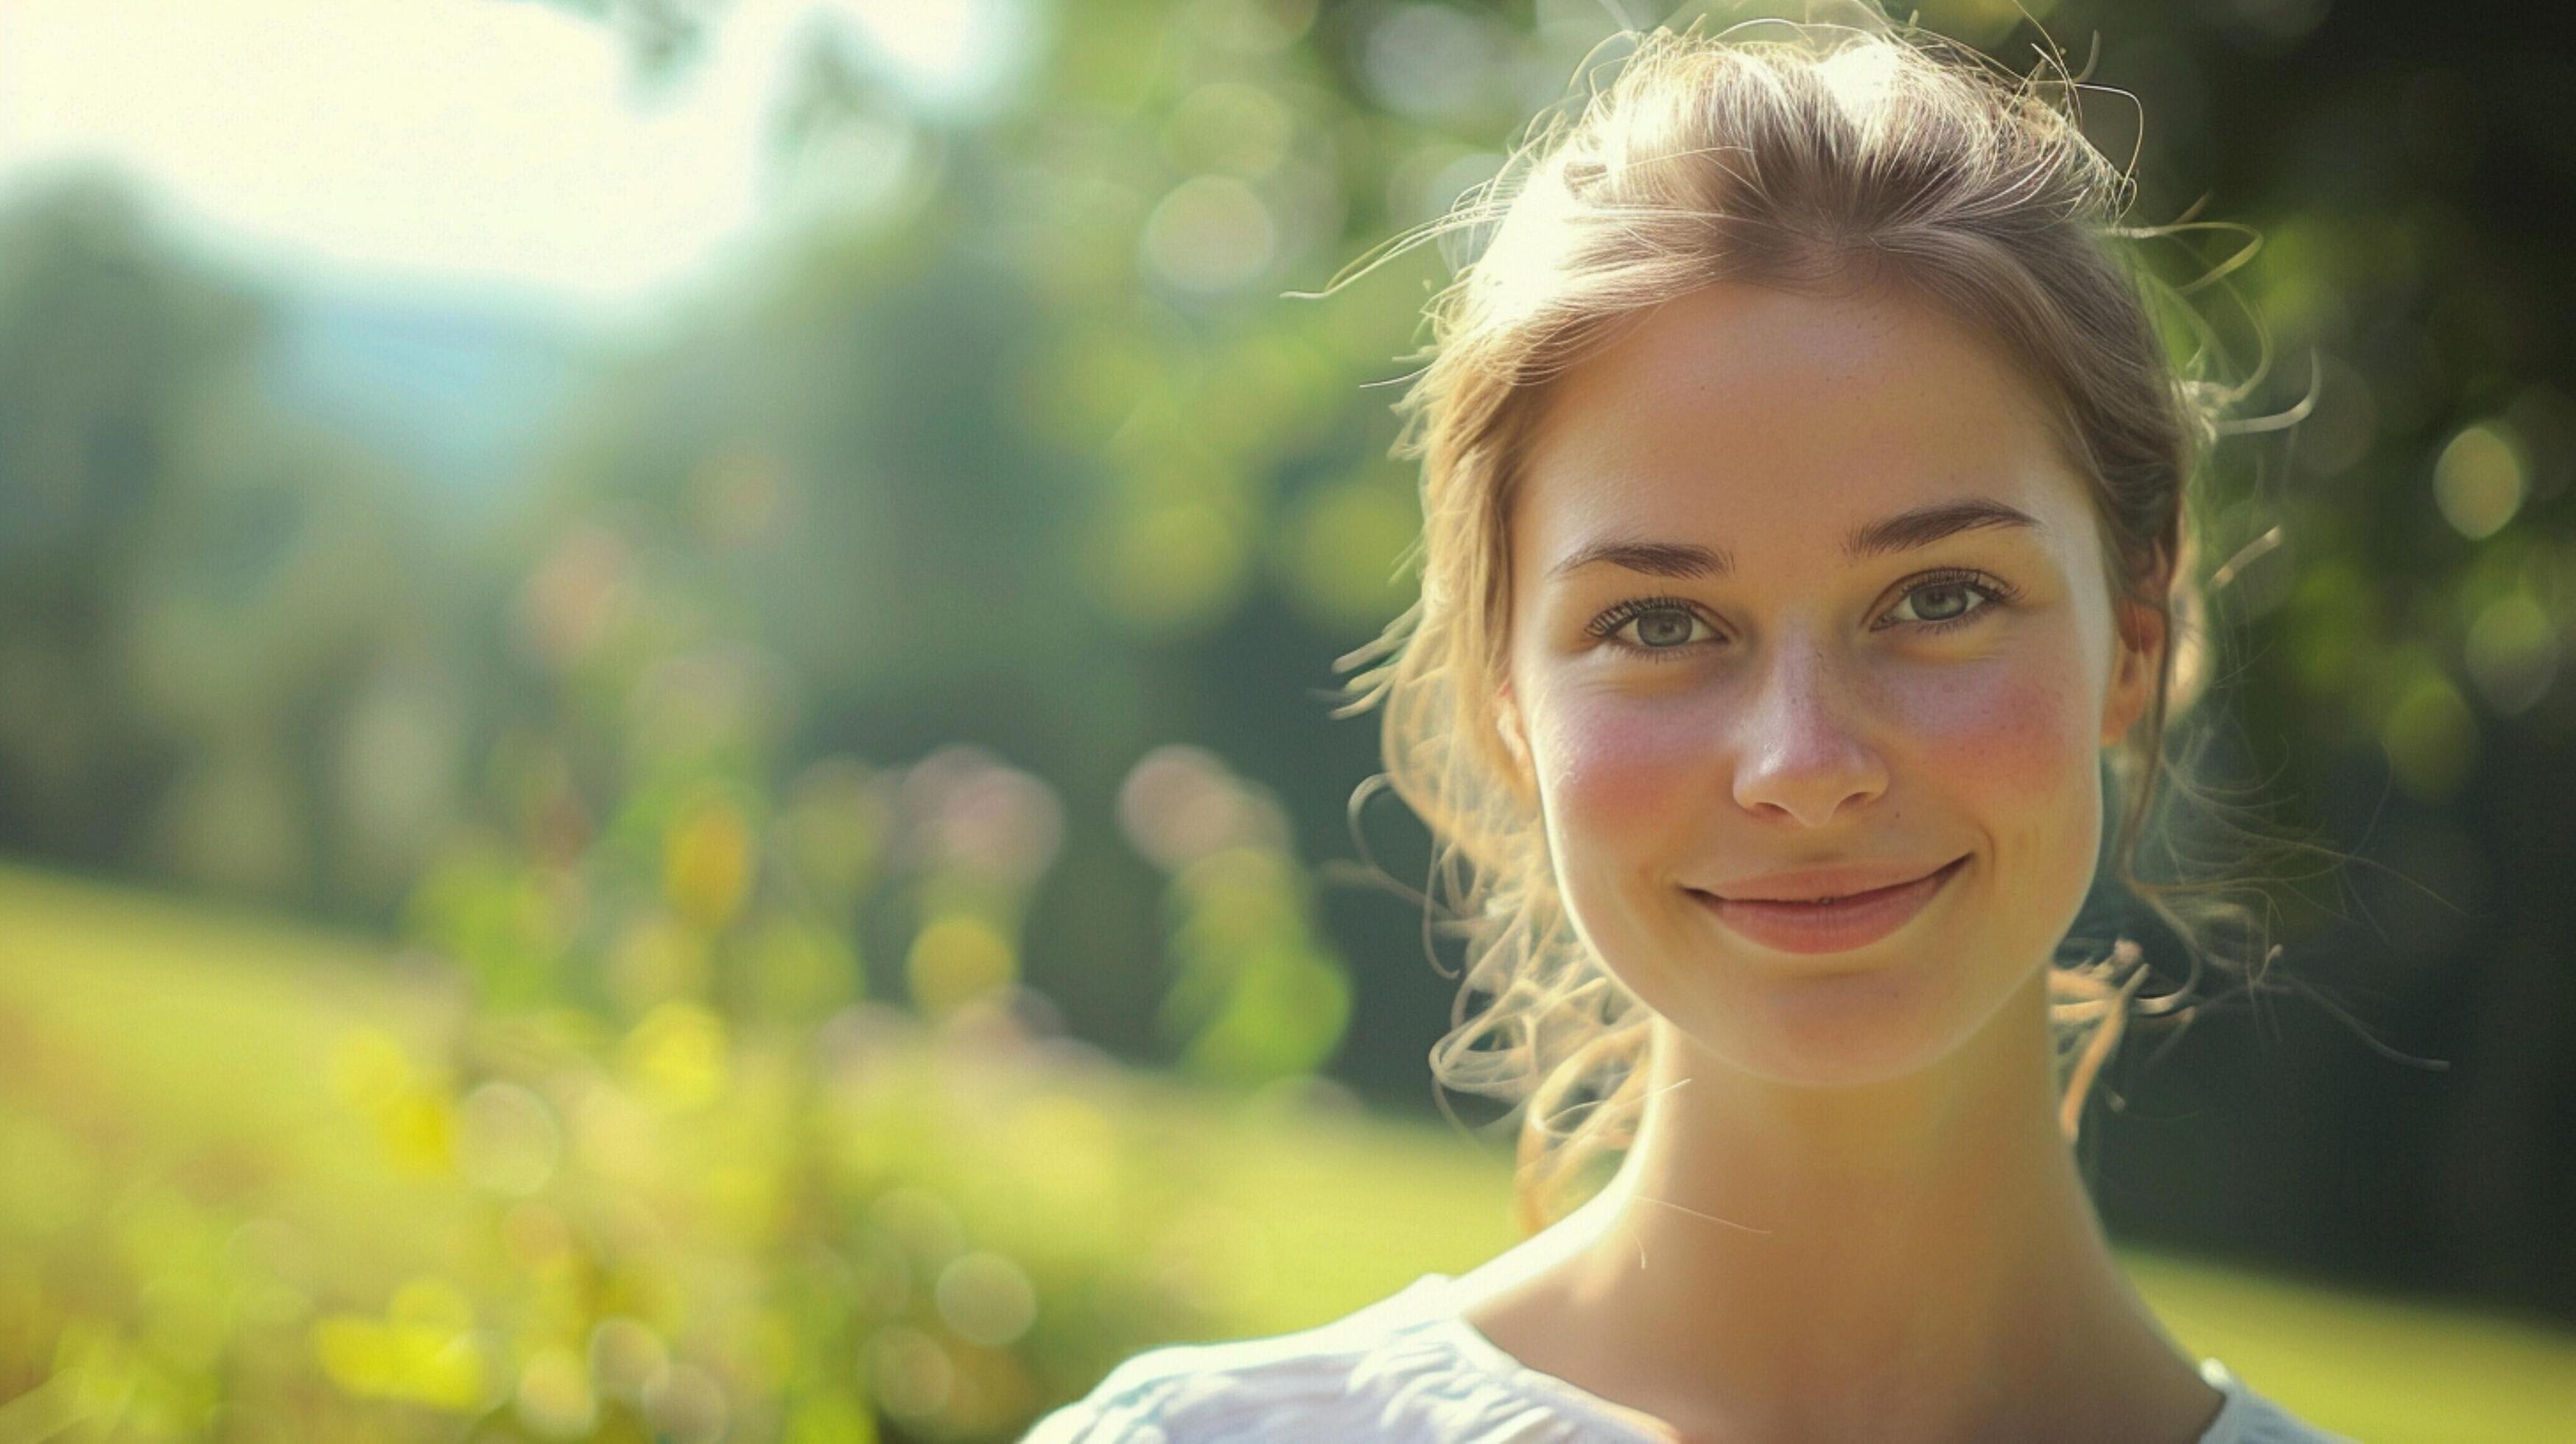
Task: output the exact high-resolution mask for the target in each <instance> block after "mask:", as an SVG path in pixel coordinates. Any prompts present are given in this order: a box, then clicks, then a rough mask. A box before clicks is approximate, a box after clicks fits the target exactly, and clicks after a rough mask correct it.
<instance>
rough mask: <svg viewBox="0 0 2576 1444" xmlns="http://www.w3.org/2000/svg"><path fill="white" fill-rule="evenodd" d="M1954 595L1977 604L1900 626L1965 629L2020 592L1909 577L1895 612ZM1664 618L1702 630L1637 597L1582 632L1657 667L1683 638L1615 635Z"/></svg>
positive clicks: (1959, 576) (1682, 647)
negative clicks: (1655, 641)
mask: <svg viewBox="0 0 2576 1444" xmlns="http://www.w3.org/2000/svg"><path fill="white" fill-rule="evenodd" d="M1953 591H1955V592H1963V593H1966V594H1967V595H1968V596H1970V597H1972V598H1982V600H1978V601H1974V602H1972V603H1971V604H1970V605H1969V606H1967V607H1966V608H1965V609H1964V610H1962V611H1960V612H1958V613H1957V614H1955V615H1953V616H1947V617H1933V618H1925V619H1922V620H1919V621H1914V622H1907V623H1901V625H1906V626H1911V627H1912V628H1914V630H1915V631H1916V632H1918V633H1925V634H1939V633H1942V632H1948V631H1951V630H1954V629H1956V628H1959V627H1964V626H1967V625H1969V624H1970V623H1972V622H1974V621H1976V620H1977V618H1979V617H1982V616H1984V615H1985V614H1986V613H1988V612H1991V611H1995V610H1997V609H1998V608H2003V607H2010V606H2012V605H2013V604H2014V603H2016V602H2018V601H2019V600H2020V599H2021V589H2020V588H2018V587H2016V586H2014V585H2013V584H2012V583H2010V582H2007V581H2005V580H2004V579H2002V578H2001V577H1996V576H1990V575H1988V574H1987V573H1984V572H1978V571H1940V572H1927V573H1925V574H1924V575H1922V576H1919V577H1914V578H1910V579H1909V580H1908V581H1907V582H1906V583H1905V591H1904V594H1903V595H1902V596H1901V597H1900V598H1899V599H1898V601H1897V607H1896V609H1897V610H1903V609H1904V607H1905V606H1906V605H1907V604H1908V603H1910V602H1912V601H1913V600H1914V599H1915V598H1916V597H1917V596H1919V595H1921V594H1923V593H1925V592H1953ZM1667 615H1678V616H1680V617H1682V618H1683V619H1684V620H1685V621H1687V622H1694V623H1701V624H1703V625H1705V623H1704V622H1702V619H1701V617H1700V614H1699V611H1698V609H1697V608H1695V607H1693V606H1692V605H1691V604H1690V603H1689V602H1686V601H1684V600H1682V599H1681V598H1679V597H1636V598H1632V599H1630V600H1628V601H1624V602H1621V603H1619V604H1618V605H1616V606H1614V607H1612V608H1610V609H1609V610H1608V611H1606V612H1603V613H1602V614H1601V615H1600V616H1598V617H1596V618H1594V619H1593V620H1592V622H1591V623H1590V624H1589V625H1588V626H1586V627H1585V628H1584V631H1585V633H1586V634H1587V635H1589V636H1593V637H1598V638H1600V639H1601V640H1603V641H1606V642H1608V643H1609V644H1610V645H1611V646H1613V647H1616V648H1618V649H1619V650H1620V651H1622V652H1625V653H1628V654H1630V655H1632V656H1639V657H1644V658H1647V659H1649V660H1651V661H1657V662H1662V661H1668V660H1671V659H1672V658H1675V657H1678V656H1681V655H1683V654H1685V653H1687V652H1688V651H1689V650H1690V646H1689V643H1688V640H1687V639H1685V640H1683V641H1681V642H1677V643H1675V644H1673V645H1671V646H1664V647H1648V646H1643V645H1640V644H1639V643H1637V642H1630V641H1626V640H1623V639H1622V638H1620V637H1619V636H1618V635H1617V633H1619V632H1620V631H1622V630H1624V629H1625V628H1626V627H1627V625H1628V624H1629V623H1630V622H1633V621H1637V620H1640V619H1642V618H1646V617H1654V616H1667ZM1881 625H1886V624H1884V623H1882V624H1881ZM1712 630H1713V629H1712ZM1873 630H1875V629H1873Z"/></svg>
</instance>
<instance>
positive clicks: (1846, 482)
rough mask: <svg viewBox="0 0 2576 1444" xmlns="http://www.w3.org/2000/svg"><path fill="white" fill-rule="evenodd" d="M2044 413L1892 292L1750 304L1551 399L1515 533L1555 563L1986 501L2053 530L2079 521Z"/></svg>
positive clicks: (1597, 360) (1632, 352) (1686, 317)
mask: <svg viewBox="0 0 2576 1444" xmlns="http://www.w3.org/2000/svg"><path fill="white" fill-rule="evenodd" d="M2037 406H2038V403H2037V402H2036V400H2035V398H2034V397H2033V396H2032V394H2031V392H2030V389H2029V388H2028V386H2027V385H2026V384H2025V383H2023V382H2022V381H2021V379H2020V378H2019V376H2018V375H2017V374H2016V373H2015V372H2014V371H2013V370H2012V368H2011V367H2010V366H2009V365H2008V364H2007V363H2006V362H2004V361H2003V359H2002V358H2001V357H2000V355H1999V354H1998V353H1997V352H1996V351H1995V350H1994V349H1993V347H1992V346H1991V345H1990V344H1989V343H1988V342H1986V341H1985V340H1984V339H1982V338H1981V337H1979V336H1977V335H1976V334H1975V333H1974V332H1972V331H1970V330H1968V329H1967V328H1965V327H1962V326H1960V325H1958V324H1957V323H1955V322H1953V321H1951V320H1950V319H1949V318H1948V317H1946V316H1945V315H1943V314H1942V313H1940V312H1938V311H1936V310H1933V309H1931V308H1930V307H1928V306H1926V305H1924V304H1922V303H1919V302H1915V301H1913V300H1911V299H1910V298H1907V297H1904V296H1902V295H1899V294H1885V293H1880V294H1872V295H1864V296H1859V297H1830V298H1824V297H1812V296H1806V295H1801V294H1797V293H1791V292H1781V291H1772V290H1766V289H1762V288H1757V287H1751V286H1741V285H1727V286H1716V287H1710V288H1708V289H1706V290H1703V291H1699V292H1694V293H1692V294H1690V295H1688V296H1684V297H1682V298H1680V299H1678V300H1676V301H1673V302H1669V303H1666V304H1665V305H1664V306H1661V307H1659V308H1657V309H1656V310H1655V311H1653V312H1651V313H1648V314H1647V315H1645V316H1644V317H1642V318H1641V319H1640V320H1638V321H1637V322H1636V323H1634V324H1633V325H1632V326H1631V327H1630V328H1628V329H1627V330H1625V331H1624V332H1623V333H1622V334H1620V335H1619V336H1618V337H1617V339H1615V340H1613V341H1611V342H1609V343H1608V344H1606V345H1605V346H1603V347H1601V348H1600V349H1598V350H1596V351H1595V352H1593V353H1592V354H1590V355H1588V356H1586V357H1585V358H1583V359H1582V360H1580V361H1578V362H1577V363H1575V365H1574V366H1572V367H1571V368H1570V369H1569V370H1568V371H1567V372H1566V373H1565V374H1564V375H1562V376H1560V377H1558V378H1557V379H1556V381H1555V382H1554V383H1553V384H1552V385H1551V386H1550V388H1549V393H1548V395H1547V397H1546V398H1545V400H1544V402H1543V404H1542V407H1541V410H1540V412H1539V413H1538V414H1537V415H1536V416H1535V417H1534V418H1533V424H1532V426H1531V429H1530V431H1529V433H1528V435H1527V437H1526V442H1527V451H1526V454H1525V462H1526V464H1525V465H1524V466H1523V467H1522V468H1521V469H1520V475H1519V477H1518V479H1517V484H1516V486H1515V488H1514V495H1513V498H1512V512H1513V530H1514V532H1515V533H1516V535H1517V536H1518V537H1519V538H1520V539H1522V540H1523V541H1525V542H1527V543H1529V544H1531V545H1543V546H1546V547H1548V548H1550V549H1551V550H1566V549H1570V548H1572V547H1574V546H1577V545H1581V544H1583V543H1584V542H1586V541H1588V540H1594V539H1597V538H1595V537H1593V536H1592V535H1591V534H1593V533H1598V532H1602V531H1605V530H1617V529H1624V530H1627V531H1630V532H1635V531H1637V530H1639V529H1640V528H1647V527H1660V528H1661V529H1666V530H1669V529H1675V528H1687V529H1693V530H1706V529H1707V528H1705V527H1694V526H1693V523H1694V521H1695V520H1698V521H1706V522H1708V523H1710V524H1711V525H1716V524H1718V523H1720V522H1721V521H1723V522H1724V523H1725V525H1726V527H1727V528H1729V529H1733V530H1744V529H1748V528H1750V529H1763V528H1769V527H1791V528H1795V529H1796V530H1798V531H1800V532H1805V531H1808V530H1811V529H1812V530H1818V531H1822V530H1824V529H1827V528H1830V530H1831V532H1832V539H1833V543H1834V544H1835V545H1836V546H1837V547H1839V546H1841V544H1842V542H1843V540H1844V539H1845V538H1846V536H1847V534H1848V532H1849V531H1850V530H1851V529H1852V528H1855V527H1858V526H1860V525H1863V524H1865V523H1868V522H1872V521H1876V520H1879V519H1882V518H1885V517H1887V516H1890V515H1893V514H1895V513H1899V512H1903V511H1907V510H1912V509H1917V508H1922V507H1926V506H1932V505H1936V504H1940V503H1944V502H1950V501H1957V500H1961V499H1966V498H1970V497H1984V498H1989V499H1992V500H1995V501H1998V502H2001V503H2004V504H2005V505H2007V506H2010V507H2012V508H2015V509H2019V510H2022V511H2025V512H2028V513H2030V514H2032V515H2034V516H2035V517H2037V518H2038V519H2040V520H2041V521H2043V522H2048V523H2051V524H2056V523H2059V522H2060V521H2061V520H2062V518H2063V516H2064V515H2065V513H2066V512H2067V510H2068V508H2069V507H2070V505H2071V506H2073V507H2075V508H2077V509H2078V514H2080V507H2081V503H2082V500H2083V498H2082V494H2081V489H2080V486H2079V485H2078V484H2077V483H2076V481H2075V478H2074V477H2073V476H2072V475H2070V474H2068V473H2067V472H2066V471H2065V469H2064V467H2063V465H2062V464H2061V463H2060V461H2059V459H2058V457H2057V455H2056V450H2055V448H2054V446H2053V445H2052V442H2051V437H2050V433H2049V431H2048V429H2047V426H2046V423H2045V421H2044V420H2043V418H2042V417H2041V415H2040V414H2039V412H2038V409H2037Z"/></svg>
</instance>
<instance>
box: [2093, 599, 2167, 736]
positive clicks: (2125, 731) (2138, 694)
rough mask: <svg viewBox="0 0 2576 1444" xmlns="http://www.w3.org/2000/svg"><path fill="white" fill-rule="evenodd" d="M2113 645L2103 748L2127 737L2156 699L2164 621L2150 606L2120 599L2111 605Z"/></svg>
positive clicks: (2105, 705)
mask: <svg viewBox="0 0 2576 1444" xmlns="http://www.w3.org/2000/svg"><path fill="white" fill-rule="evenodd" d="M2113 614H2114V618H2115V625H2114V627H2113V629H2112V631H2113V642H2114V643H2115V645H2116V648H2117V651H2118V656H2117V657H2116V658H2115V659H2114V661H2113V664H2112V668H2111V686H2110V690H2109V692H2108V694H2107V695H2106V696H2105V697H2104V698H2103V702H2102V745H2103V746H2105V747H2114V746H2117V745H2119V743H2120V741H2121V739H2123V738H2125V737H2127V736H2128V735H2129V729H2131V728H2133V727H2135V726H2137V725H2138V719H2139V718H2140V717H2142V716H2144V715H2145V714H2146V710H2147V704H2148V703H2150V702H2152V701H2154V700H2155V695H2156V676H2157V674H2158V673H2159V672H2161V671H2162V670H2163V667H2164V653H2165V640H2166V634H2165V619H2164V616H2163V615H2162V614H2161V613H2159V612H2158V611H2157V610H2156V609H2155V608H2154V607H2153V606H2151V605H2149V604H2147V603H2144V602H2140V601H2137V600H2135V599H2132V598H2128V597H2123V598H2121V599H2120V600H2119V601H2118V602H2116V603H2114V604H2113Z"/></svg>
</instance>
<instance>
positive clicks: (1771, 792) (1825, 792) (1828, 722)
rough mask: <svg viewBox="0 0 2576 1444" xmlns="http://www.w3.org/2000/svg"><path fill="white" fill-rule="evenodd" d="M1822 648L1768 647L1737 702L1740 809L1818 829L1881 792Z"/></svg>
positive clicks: (1842, 684) (1881, 762) (1872, 758)
mask: <svg viewBox="0 0 2576 1444" xmlns="http://www.w3.org/2000/svg"><path fill="white" fill-rule="evenodd" d="M1837 666H1838V664H1837V663H1836V662H1835V660H1834V659H1833V658H1832V657H1831V656H1830V655H1828V654H1827V653H1826V652H1825V651H1824V650H1823V649H1821V648H1819V647H1815V646H1808V645H1799V646H1793V647H1785V648H1782V649H1781V650H1780V651H1779V652H1777V653H1775V655H1774V656H1773V658H1772V659H1771V661H1770V664H1769V665H1768V666H1766V667H1765V668H1764V669H1763V671H1762V675H1761V677H1760V679H1759V680H1758V681H1757V682H1756V683H1755V691H1754V692H1753V694H1752V695H1751V696H1749V697H1746V698H1744V699H1742V700H1743V710H1742V711H1741V713H1739V716H1740V718H1741V730H1740V731H1739V732H1738V734H1737V740H1738V745H1737V747H1736V749H1735V753H1736V768H1735V800H1736V804H1737V805H1738V806H1740V807H1742V808H1744V809H1745V810H1746V811H1748V812H1753V813H1757V814H1759V813H1774V814H1785V815H1787V816H1789V817H1791V818H1795V819H1796V820H1797V821H1799V822H1801V823H1804V824H1806V825H1807V826H1809V827H1822V826H1824V825H1825V824H1826V823H1827V822H1828V821H1830V820H1832V819H1833V817H1834V816H1835V815H1836V814H1837V813H1838V812H1840V811H1841V810H1842V809H1844V808H1845V807H1848V806H1858V805H1860V804H1862V803H1865V802H1867V801H1868V800H1869V799H1870V798H1873V797H1876V796H1878V795H1879V794H1880V793H1881V792H1884V791H1886V790H1887V767H1886V763H1885V759H1883V758H1882V757H1880V755H1879V753H1878V749H1877V748H1875V747H1874V746H1872V745H1870V743H1869V741H1868V739H1867V738H1865V737H1864V736H1863V735H1862V734H1861V732H1860V730H1859V726H1858V724H1859V722H1860V718H1859V716H1858V710H1859V709H1858V706H1857V699H1856V698H1855V696H1854V695H1853V694H1854V692H1855V690H1856V689H1855V688H1854V686H1853V684H1852V679H1850V678H1847V677H1845V676H1842V675H1841V674H1840V673H1839V672H1838V671H1837Z"/></svg>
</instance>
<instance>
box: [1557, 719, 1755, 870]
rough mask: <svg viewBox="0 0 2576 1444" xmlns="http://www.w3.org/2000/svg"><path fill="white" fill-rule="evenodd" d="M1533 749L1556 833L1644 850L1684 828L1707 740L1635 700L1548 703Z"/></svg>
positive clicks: (1710, 742)
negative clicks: (1557, 828) (1560, 829)
mask: <svg viewBox="0 0 2576 1444" xmlns="http://www.w3.org/2000/svg"><path fill="white" fill-rule="evenodd" d="M1553 700H1554V701H1555V705H1554V706H1553V707H1552V708H1551V709H1550V711H1549V713H1548V715H1547V717H1546V720H1545V723H1544V724H1543V726H1542V728H1541V730H1540V733H1539V736H1538V737H1537V739H1536V741H1537V746H1538V748H1539V764H1540V778H1541V785H1542V788H1543V790H1544V794H1545V796H1546V799H1547V804H1548V807H1549V809H1550V811H1551V812H1553V813H1554V814H1555V815H1556V820H1557V822H1558V824H1559V826H1561V827H1563V828H1565V829H1567V830H1569V831H1572V832H1575V833H1578V834H1584V835H1592V836H1603V837H1606V838H1607V839H1608V840H1609V841H1610V842H1611V843H1612V845H1614V846H1618V847H1621V848H1623V849H1624V848H1650V847H1652V846H1653V845H1654V844H1655V842H1656V840H1657V839H1658V837H1659V836H1660V835H1662V834H1663V833H1665V832H1667V831H1670V830H1672V829H1674V828H1675V827H1677V826H1679V825H1681V824H1682V823H1684V822H1686V820H1687V818H1688V815H1689V811H1690V799H1691V797H1692V796H1693V795H1695V794H1696V792H1697V791H1698V787H1697V782H1698V774H1699V772H1700V771H1702V770H1704V769H1705V768H1707V767H1709V766H1711V765H1712V764H1713V763H1714V761H1715V759H1716V748H1715V738H1714V736H1713V735H1712V734H1711V732H1710V730H1709V728H1708V727H1707V725H1706V723H1705V722H1704V721H1698V720H1694V718H1693V717H1692V716H1691V714H1690V711H1689V709H1688V708H1686V707H1683V706H1679V705H1673V704H1663V705H1658V704H1655V703H1649V702H1640V701H1637V700H1635V699H1629V698H1618V697H1606V696H1576V697H1567V698H1559V699H1553Z"/></svg>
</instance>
